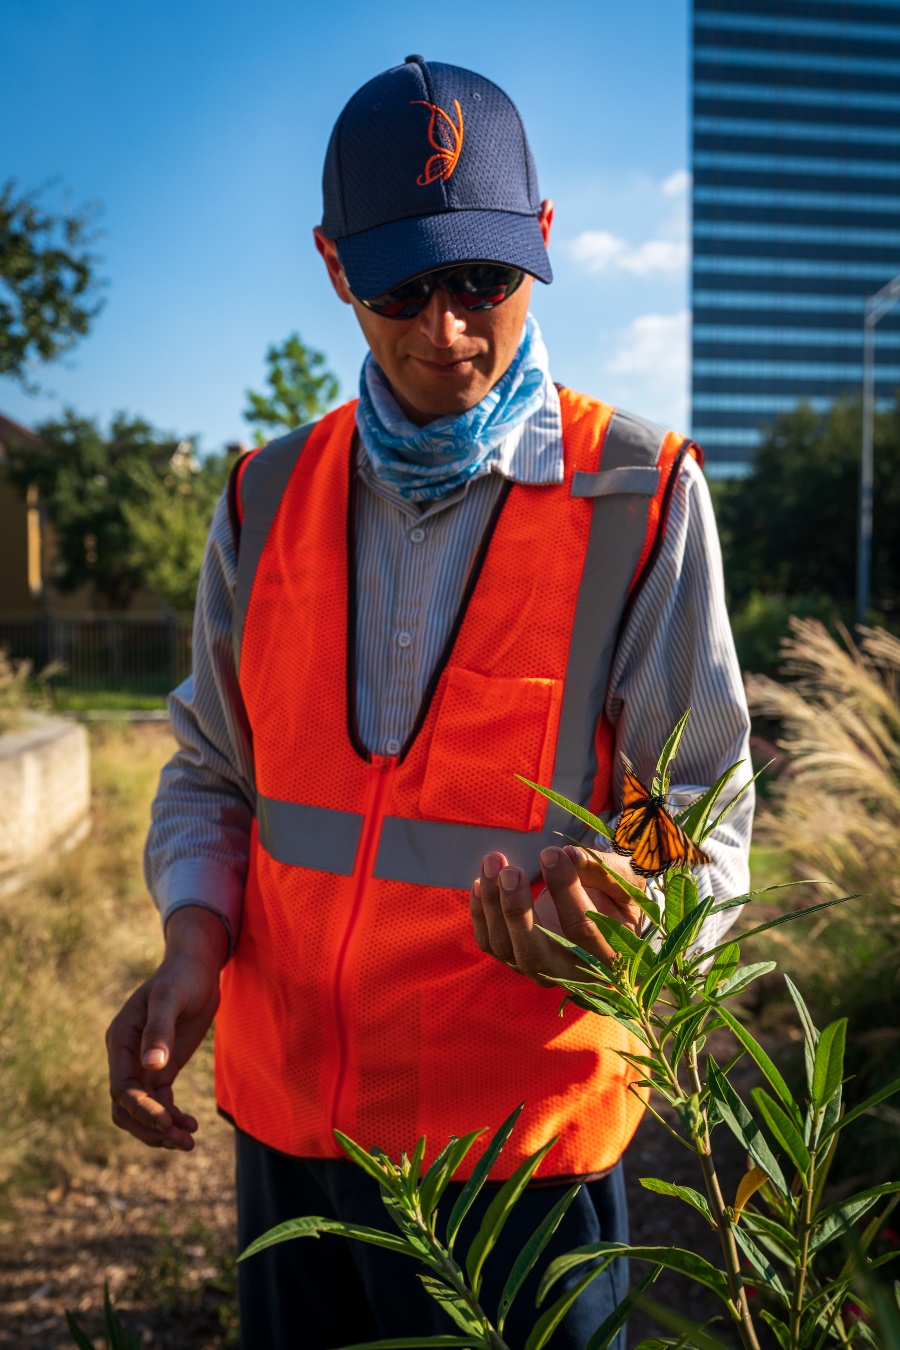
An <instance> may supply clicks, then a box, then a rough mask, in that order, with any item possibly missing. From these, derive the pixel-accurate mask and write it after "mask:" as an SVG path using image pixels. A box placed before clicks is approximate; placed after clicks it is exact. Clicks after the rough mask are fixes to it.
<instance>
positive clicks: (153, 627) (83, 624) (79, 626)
mask: <svg viewBox="0 0 900 1350" xmlns="http://www.w3.org/2000/svg"><path fill="white" fill-rule="evenodd" d="M0 648H5V649H6V651H7V653H8V654H9V656H11V657H12V658H13V659H14V660H21V659H23V658H24V659H27V660H29V661H30V662H31V663H32V668H33V670H34V672H35V674H39V673H40V671H42V670H43V669H44V668H45V667H46V666H48V665H49V664H50V663H51V662H59V663H60V665H61V669H60V672H59V674H57V675H54V677H53V684H54V686H56V687H59V688H64V689H70V690H72V691H73V692H91V691H102V690H110V691H116V692H120V693H121V692H127V693H131V694H136V695H137V694H141V695H150V696H155V695H161V694H166V693H168V691H169V690H170V689H172V688H174V686H175V685H176V684H179V683H180V682H181V681H182V680H183V679H184V678H185V677H186V676H187V675H189V674H190V671H191V620H190V618H189V617H188V616H186V615H174V614H173V615H171V616H168V617H161V618H158V619H157V618H153V617H148V616H145V615H131V614H114V613H109V614H54V613H52V612H47V613H43V614H35V615H23V614H0Z"/></svg>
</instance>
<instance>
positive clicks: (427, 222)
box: [322, 56, 553, 300]
mask: <svg viewBox="0 0 900 1350" xmlns="http://www.w3.org/2000/svg"><path fill="white" fill-rule="evenodd" d="M322 193H323V197H324V213H323V218H322V233H323V234H325V235H327V236H328V238H330V239H334V240H335V241H336V243H337V250H338V256H339V257H340V260H341V263H342V265H343V268H344V272H345V273H346V276H347V281H348V284H349V286H350V289H351V291H352V292H353V293H354V295H356V296H358V297H359V298H360V299H361V300H372V299H374V298H375V297H376V296H378V295H383V294H384V292H385V291H389V290H392V289H393V288H394V287H395V286H398V285H399V284H400V283H401V282H403V281H408V280H409V279H410V278H411V277H415V276H418V275H419V274H420V273H422V272H430V271H433V270H434V269H435V268H438V267H448V266H450V265H452V264H455V263H463V262H496V263H504V264H506V266H508V267H520V268H522V270H523V271H525V272H529V273H531V275H532V276H535V277H537V278H538V279H539V280H540V281H545V282H551V281H552V280H553V273H552V271H551V270H550V260H549V258H548V257H547V250H546V248H545V247H544V240H543V236H542V235H541V230H540V225H539V223H538V214H539V212H540V206H541V194H540V192H539V190H538V181H537V173H536V171H535V167H534V159H533V158H532V154H531V150H530V149H529V146H528V140H527V138H526V136H525V128H524V127H523V125H522V119H521V117H520V116H519V113H518V110H517V109H516V106H515V104H514V103H513V102H512V100H511V99H509V98H507V96H506V94H504V92H503V90H502V89H498V87H497V85H495V84H492V83H491V81H490V80H486V79H485V78H484V77H483V76H482V75H476V74H475V73H474V72H473V71H471V70H463V69H462V68H461V67H459V66H448V65H444V64H443V63H442V62H439V61H425V60H424V59H423V58H422V57H421V56H408V57H407V58H406V61H405V63H404V64H403V65H402V66H395V67H394V68H393V69H392V70H386V71H384V73H383V74H381V75H376V76H375V78H374V80H370V81H369V82H368V84H364V85H363V87H362V89H360V90H358V92H357V93H355V94H354V95H353V97H352V98H351V100H350V102H349V103H348V104H347V106H346V107H345V108H344V111H343V112H342V113H341V115H340V117H339V118H338V120H337V122H336V123H335V127H334V131H333V132H332V133H331V140H330V141H329V143H328V153H327V154H326V156H325V170H324V173H323V176H322Z"/></svg>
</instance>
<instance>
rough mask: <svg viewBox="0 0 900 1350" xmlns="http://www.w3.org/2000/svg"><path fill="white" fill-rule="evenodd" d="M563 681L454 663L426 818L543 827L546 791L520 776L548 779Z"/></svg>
mask: <svg viewBox="0 0 900 1350" xmlns="http://www.w3.org/2000/svg"><path fill="white" fill-rule="evenodd" d="M562 692H563V681H562V680H558V679H534V678H527V679H522V678H520V679H509V678H500V677H497V676H488V675H480V674H478V673H477V672H476V671H473V670H463V669H461V668H460V667H458V666H451V667H450V668H449V669H448V670H447V671H446V674H445V677H444V680H443V681H442V688H441V689H439V691H438V699H439V704H438V708H437V716H436V721H435V726H434V733H433V735H432V739H431V745H430V748H429V751H428V761H427V764H426V766H425V774H424V777H423V781H422V790H421V796H420V799H419V806H420V809H421V812H422V815H423V817H424V818H425V819H426V820H449V821H456V822H458V823H460V824H465V825H488V826H496V827H497V828H498V829H513V830H539V829H540V828H541V826H542V825H543V822H544V816H545V814H546V809H547V802H546V798H544V797H541V796H540V795H539V794H538V793H536V792H532V790H531V788H527V787H525V786H524V784H522V783H520V782H519V781H518V780H517V779H516V777H515V775H516V774H517V773H519V774H521V775H522V776H523V778H530V779H531V781H532V782H534V783H543V784H549V782H550V779H551V776H552V774H553V762H554V758H555V753H556V736H557V730H558V727H559V713H560V707H561V704H562Z"/></svg>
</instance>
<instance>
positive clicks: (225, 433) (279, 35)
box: [0, 0, 688, 450]
mask: <svg viewBox="0 0 900 1350" xmlns="http://www.w3.org/2000/svg"><path fill="white" fill-rule="evenodd" d="M0 46H2V50H3V53H4V60H3V67H4V104H5V107H6V108H7V110H9V109H15V110H16V115H15V116H14V117H12V118H11V117H10V116H9V113H8V112H7V116H6V117H4V118H3V125H2V128H0V178H2V179H4V180H5V179H7V178H9V177H13V178H15V179H17V180H18V182H19V184H20V186H22V187H23V188H34V187H37V186H39V185H41V184H44V183H48V182H49V181H50V180H52V179H57V180H58V182H59V184H60V185H62V186H57V187H51V188H50V189H49V190H48V191H47V192H46V193H45V196H44V200H45V202H47V203H48V204H49V203H56V204H57V205H58V204H60V203H61V202H62V200H63V191H62V187H63V186H64V187H65V189H68V191H69V192H70V194H71V196H72V199H73V200H74V201H76V202H85V201H90V200H97V201H99V202H100V203H102V213H101V215H100V217H99V221H98V223H99V226H100V227H101V229H102V231H103V237H102V239H101V240H100V241H99V244H98V249H99V252H100V253H101V255H102V259H103V261H102V266H101V274H102V275H103V276H104V277H105V278H106V280H107V283H108V285H107V289H106V306H105V308H104V311H103V313H102V314H101V316H100V318H99V319H98V321H97V323H96V325H95V327H94V330H93V331H92V333H91V335H90V336H89V337H88V338H87V339H86V340H84V341H82V342H81V343H80V344H79V346H78V347H76V348H75V349H74V350H73V351H72V352H71V353H70V354H69V355H68V356H67V357H65V358H64V360H63V362H62V363H57V364H55V365H53V366H49V367H46V368H45V369H44V370H43V371H41V372H35V374H36V375H37V378H38V379H39V381H40V383H41V385H42V393H41V394H40V395H38V396H36V397H34V396H28V395H26V394H24V393H23V392H22V391H21V390H20V389H19V387H18V386H17V385H16V384H15V383H14V382H12V381H10V380H9V379H0V411H2V412H4V413H6V414H7V415H9V416H12V417H15V418H17V419H18V420H20V421H23V422H26V423H34V422H36V421H38V420H40V419H41V418H43V417H48V416H52V415H55V414H56V413H58V412H59V411H60V410H61V408H62V407H63V406H64V405H71V406H73V407H74V408H76V409H77V410H78V411H79V412H80V413H82V414H85V415H96V416H99V417H100V418H101V419H103V420H106V419H107V418H108V417H109V416H110V414H111V413H112V412H114V411H115V410H117V409H125V410H127V411H129V412H132V413H140V414H142V415H143V416H145V417H147V418H148V419H149V420H150V421H151V422H153V423H155V424H156V425H157V426H159V427H160V428H162V429H163V430H167V431H174V432H177V433H178V434H179V435H196V436H199V438H200V447H201V449H203V450H214V449H218V448H219V447H220V446H221V445H222V444H223V443H224V442H225V441H228V440H233V439H249V431H248V428H247V424H246V423H245V422H244V421H243V419H242V416H241V413H242V410H243V408H244V406H245V399H244V390H245V389H246V388H248V387H251V388H261V387H262V385H263V380H264V371H265V366H264V353H265V349H266V347H267V346H268V345H269V344H270V343H272V342H280V341H281V340H283V339H284V338H285V337H287V336H288V334H289V333H291V332H292V331H295V330H296V331H298V332H299V333H300V334H301V336H302V337H303V339H304V341H306V342H307V343H309V344H311V345H313V346H315V347H318V348H320V349H321V350H323V351H324V352H325V353H326V355H327V357H328V360H329V364H330V365H331V367H332V369H333V370H334V371H335V373H336V374H337V375H338V377H339V379H340V382H341V388H342V393H343V394H344V395H345V396H347V397H350V396H352V395H353V394H354V393H355V389H356V382H357V377H358V371H359V365H360V362H361V359H362V356H363V353H364V347H363V342H362V338H361V336H360V335H359V332H358V330H357V329H356V325H355V320H354V318H353V315H352V313H351V312H350V311H349V310H348V309H347V308H345V307H344V306H343V305H341V304H339V303H338V302H337V300H336V299H335V298H334V296H333V294H332V292H331V288H330V285H329V283H328V281H327V278H326V275H325V272H324V269H323V267H322V265H321V262H320V260H319V258H318V256H317V255H316V254H315V252H314V250H313V246H312V235H311V228H312V226H313V225H314V224H315V223H317V221H318V220H319V219H320V215H321V187H320V181H321V166H322V159H323V156H324V152H325V146H326V143H327V140H328V136H329V134H330V131H331V127H332V125H333V123H334V121H335V119H336V117H337V115H338V113H339V112H340V110H341V108H342V106H343V104H344V103H345V102H346V100H347V98H349V96H350V95H351V94H352V93H353V91H354V90H355V89H356V88H358V87H359V85H361V84H363V83H364V82H365V81H366V80H367V79H369V78H370V77H371V76H372V75H374V74H377V73H378V72H379V71H380V70H383V69H386V68H388V67H389V66H392V65H396V64H398V63H399V62H400V61H402V59H403V58H404V57H405V56H406V55H407V54H408V53H410V52H420V53H422V54H423V55H424V56H425V57H426V58H430V59H432V60H442V61H449V62H452V63H455V64H458V65H462V66H468V67H470V68H472V69H476V70H479V71H480V72H482V73H483V74H485V75H488V76H490V77H491V78H492V79H494V80H495V81H496V82H497V83H498V84H500V85H501V86H502V87H503V88H504V89H505V90H506V91H507V93H509V94H510V95H511V97H512V98H513V99H514V101H515V102H516V103H517V105H518V107H519V109H520V111H521V113H522V115H523V117H524V120H525V124H526V127H527V130H528V135H529V139H530V141H531V145H532V149H533V151H534V154H535V158H536V160H537V165H538V173H539V178H540V185H541V190H542V193H543V195H544V196H548V197H552V198H553V199H554V201H555V202H556V223H555V226H554V237H553V240H552V243H551V257H552V261H553V268H554V272H555V278H556V279H555V281H554V284H553V285H552V286H550V287H544V286H541V285H539V284H536V285H535V288H534V296H535V299H534V305H533V308H534V311H535V313H536V315H537V317H538V319H539V321H540V323H541V327H542V329H543V332H544V336H545V338H546V341H547V345H548V347H549V349H550V355H551V363H552V369H553V373H554V377H555V378H556V379H557V380H559V381H561V382H563V383H566V384H569V385H571V386H572V387H574V388H578V389H582V390H584V391H585V392H587V393H591V394H594V395H596V396H598V397H602V398H604V399H607V400H609V401H610V402H614V403H618V404H620V405H622V406H625V407H629V408H632V409H633V410H634V411H636V412H640V413H643V414H644V415H646V416H650V417H653V418H655V419H656V420H659V421H663V422H666V423H667V424H669V425H674V426H678V427H680V428H681V429H684V430H687V429H688V427H687V417H688V405H687V383H688V380H687V349H688V314H687V304H688V301H687V294H688V246H687V218H688V200H687V187H688V180H687V174H686V167H687V163H688V119H687V98H688V79H687V72H688V11H687V5H686V3H684V2H683V0H632V3H631V4H628V5H624V4H622V3H620V2H617V3H612V0H593V3H590V2H586V3H581V0H544V2H543V3H538V0H521V3H507V0H502V2H501V3H496V2H495V3H490V4H485V3H481V4H471V3H465V2H464V3H459V4H457V5H456V6H453V5H449V4H443V5H439V6H436V5H430V6H427V5H424V4H422V3H419V4H416V5H413V4H411V3H406V2H405V0H404V2H402V3H401V2H399V0H383V3H371V0H370V3H367V4H364V3H360V0H333V2H332V3H331V4H325V3H322V2H321V0H319V3H317V4H316V5H312V4H311V3H309V0H306V3H288V2H287V0H254V3H252V4H251V3H249V0H216V3H214V4H213V3H211V2H210V0H179V2H178V3H175V2H174V0H153V2H152V3H150V0H126V2H125V3H123V2H122V0H3V5H2V11H0Z"/></svg>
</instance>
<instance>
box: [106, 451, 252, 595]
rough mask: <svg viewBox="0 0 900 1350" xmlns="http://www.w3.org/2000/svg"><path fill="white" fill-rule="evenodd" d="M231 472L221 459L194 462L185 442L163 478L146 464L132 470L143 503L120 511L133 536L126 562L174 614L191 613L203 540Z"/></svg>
mask: <svg viewBox="0 0 900 1350" xmlns="http://www.w3.org/2000/svg"><path fill="white" fill-rule="evenodd" d="M229 468H230V464H229V461H228V459H227V456H225V455H208V456H207V457H206V458H205V459H204V460H202V461H201V460H198V459H197V458H196V457H195V455H194V454H193V449H192V447H191V444H190V442H189V441H183V442H181V443H180V444H179V445H178V447H177V448H176V450H175V452H174V454H173V455H172V457H171V459H170V460H169V465H168V472H167V473H165V474H160V473H159V472H158V471H156V470H155V469H154V468H153V467H152V466H151V465H150V464H147V463H143V464H141V465H139V466H135V476H136V478H137V479H138V481H139V482H140V483H141V484H142V486H143V489H144V499H143V501H141V502H137V501H131V502H125V503H124V504H123V506H122V514H123V516H124V517H125V522H126V524H127V526H128V528H129V531H130V534H131V544H130V548H129V552H128V561H129V562H130V564H131V566H132V567H133V568H134V570H135V571H136V572H137V573H138V574H139V575H140V577H141V578H142V581H143V584H144V586H145V587H146V588H147V590H149V591H151V592H152V594H153V595H155V596H158V598H159V599H160V600H162V601H163V602H164V604H166V605H167V606H168V607H169V609H172V610H175V611H176V612H178V613H187V612H189V611H191V610H193V608H194V601H195V599H196V596H197V583H198V582H199V580H200V565H201V563H202V562H203V554H204V551H205V548H206V536H207V534H208V533H209V526H210V522H211V521H212V517H213V512H214V511H215V509H216V503H217V502H218V500H219V497H220V496H221V494H222V490H223V488H224V487H225V483H226V482H227V479H228V472H229Z"/></svg>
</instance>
